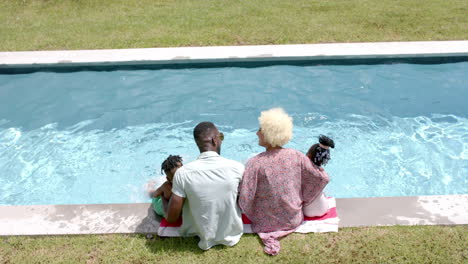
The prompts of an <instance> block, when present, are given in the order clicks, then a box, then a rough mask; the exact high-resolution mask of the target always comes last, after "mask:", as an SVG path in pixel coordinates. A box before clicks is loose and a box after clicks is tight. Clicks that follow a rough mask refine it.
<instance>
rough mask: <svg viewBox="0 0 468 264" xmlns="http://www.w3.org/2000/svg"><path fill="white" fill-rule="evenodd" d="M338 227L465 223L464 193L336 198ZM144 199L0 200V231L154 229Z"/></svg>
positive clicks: (5, 233) (46, 232) (7, 233)
mask: <svg viewBox="0 0 468 264" xmlns="http://www.w3.org/2000/svg"><path fill="white" fill-rule="evenodd" d="M337 211H338V217H339V218H340V227H353V226H384V225H466V224H468V195H467V194H464V195H440V196H406V197H381V198H349V199H337ZM158 226H159V220H158V219H157V218H156V216H155V214H154V213H153V211H152V209H151V208H150V204H149V203H138V204H88V205H35V206H0V236H11V235H63V234H110V233H156V232H157V228H158Z"/></svg>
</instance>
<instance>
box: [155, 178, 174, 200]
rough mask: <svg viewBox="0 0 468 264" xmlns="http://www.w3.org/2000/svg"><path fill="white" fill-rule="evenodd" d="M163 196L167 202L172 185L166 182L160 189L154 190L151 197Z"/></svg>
mask: <svg viewBox="0 0 468 264" xmlns="http://www.w3.org/2000/svg"><path fill="white" fill-rule="evenodd" d="M161 195H162V196H163V197H164V198H165V199H167V200H169V199H170V198H171V195H172V184H171V183H170V182H168V181H166V182H165V183H164V184H163V185H161V187H159V188H158V189H156V191H155V192H154V194H153V196H154V197H158V196H161Z"/></svg>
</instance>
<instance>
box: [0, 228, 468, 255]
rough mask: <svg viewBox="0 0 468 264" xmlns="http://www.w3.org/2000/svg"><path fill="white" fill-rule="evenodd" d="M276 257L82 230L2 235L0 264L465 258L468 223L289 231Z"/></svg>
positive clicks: (245, 247)
mask: <svg viewBox="0 0 468 264" xmlns="http://www.w3.org/2000/svg"><path fill="white" fill-rule="evenodd" d="M281 245H282V249H281V252H280V254H279V255H278V256H276V257H270V256H267V255H265V254H264V253H263V249H262V246H261V242H260V240H259V239H258V238H257V237H256V236H254V235H244V236H243V237H242V239H241V241H240V242H239V243H238V244H237V245H236V246H234V247H224V246H216V247H214V248H213V249H210V250H208V251H202V250H200V249H198V247H197V240H196V239H195V238H164V239H162V238H159V237H156V238H153V239H146V238H145V236H142V235H86V236H41V237H3V238H0V263H150V262H151V263H226V264H227V263H272V262H280V263H450V264H454V263H467V261H468V226H413V227H408V226H394V227H372V228H343V229H341V230H340V231H339V232H338V233H312V234H306V235H304V234H293V235H290V236H288V237H286V238H285V239H283V240H282V241H281Z"/></svg>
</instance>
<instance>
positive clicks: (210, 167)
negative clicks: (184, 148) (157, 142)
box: [172, 151, 244, 250]
mask: <svg viewBox="0 0 468 264" xmlns="http://www.w3.org/2000/svg"><path fill="white" fill-rule="evenodd" d="M243 173H244V165H242V164H241V163H239V162H237V161H234V160H230V159H226V158H223V157H221V156H219V154H218V153H216V152H214V151H207V152H203V153H201V154H200V156H198V159H197V160H195V161H193V162H190V163H188V164H186V165H184V166H183V167H181V168H180V169H178V170H177V172H176V174H175V175H174V179H173V185H172V192H173V193H174V194H175V195H177V196H180V197H184V198H186V200H185V203H184V207H183V209H182V226H181V228H180V233H181V235H182V236H198V237H200V242H199V243H198V246H199V247H200V248H201V249H203V250H207V249H209V248H211V247H212V246H214V245H218V244H223V245H227V246H233V245H235V244H236V243H237V242H239V240H240V238H241V236H242V232H243V224H242V219H241V212H240V209H239V207H238V206H237V188H238V186H239V182H240V180H241V179H242V174H243Z"/></svg>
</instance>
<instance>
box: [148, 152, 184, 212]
mask: <svg viewBox="0 0 468 264" xmlns="http://www.w3.org/2000/svg"><path fill="white" fill-rule="evenodd" d="M182 165H183V164H182V157H180V156H177V155H169V157H167V159H166V160H165V161H163V163H162V164H161V172H162V171H164V173H165V174H166V182H164V183H163V184H162V185H161V186H160V187H159V188H157V189H156V190H150V191H149V195H150V197H151V198H152V201H151V205H152V207H153V209H154V211H155V212H156V214H158V215H160V216H162V217H165V215H164V209H163V201H162V199H165V200H166V201H169V199H170V198H171V195H172V179H173V178H174V174H175V173H176V171H177V169H178V168H180V167H182Z"/></svg>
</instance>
